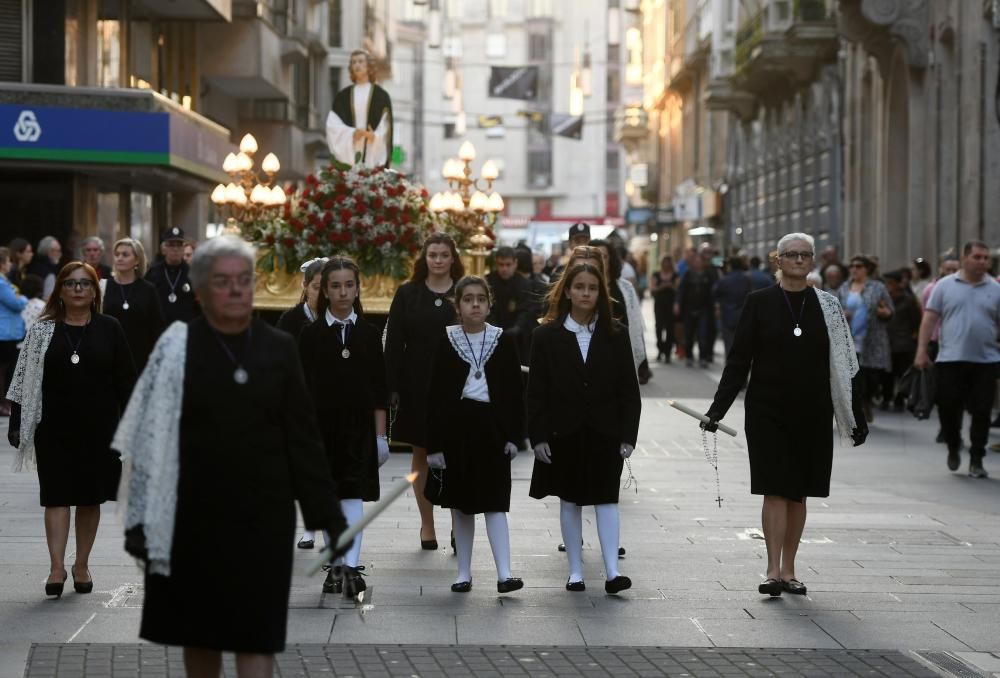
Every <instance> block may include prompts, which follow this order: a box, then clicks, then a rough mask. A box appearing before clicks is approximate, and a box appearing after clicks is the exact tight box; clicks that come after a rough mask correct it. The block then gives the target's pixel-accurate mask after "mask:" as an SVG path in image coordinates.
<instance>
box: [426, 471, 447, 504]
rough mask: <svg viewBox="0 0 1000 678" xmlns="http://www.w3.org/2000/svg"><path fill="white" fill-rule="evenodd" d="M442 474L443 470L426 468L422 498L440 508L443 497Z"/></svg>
mask: <svg viewBox="0 0 1000 678" xmlns="http://www.w3.org/2000/svg"><path fill="white" fill-rule="evenodd" d="M444 472H445V469H443V468H428V469H427V482H426V483H424V498H425V499H426V500H427V501H429V502H430V503H432V504H434V505H435V506H441V500H442V498H443V496H444Z"/></svg>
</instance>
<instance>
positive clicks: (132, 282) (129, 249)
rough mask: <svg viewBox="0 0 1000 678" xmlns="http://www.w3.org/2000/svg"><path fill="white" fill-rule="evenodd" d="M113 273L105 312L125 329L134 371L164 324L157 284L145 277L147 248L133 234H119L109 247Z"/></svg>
mask: <svg viewBox="0 0 1000 678" xmlns="http://www.w3.org/2000/svg"><path fill="white" fill-rule="evenodd" d="M111 252H112V254H113V256H114V262H115V270H114V275H113V277H111V278H108V280H107V282H106V286H105V288H104V290H105V293H104V312H105V313H107V314H108V315H110V316H112V317H113V318H116V319H117V320H118V322H119V323H121V326H122V329H123V330H125V338H126V339H128V345H129V349H130V350H131V351H132V359H133V360H134V361H135V368H136V371H137V372H142V370H143V369H144V368H145V367H146V362H147V361H148V360H149V354H150V353H152V352H153V346H155V345H156V340H157V339H159V338H160V334H161V333H162V332H163V330H165V329H166V327H167V320H166V318H165V317H164V315H163V308H162V307H161V306H160V302H159V301H158V300H157V298H156V287H154V286H153V283H151V282H149V281H148V280H145V279H144V278H143V276H144V275H145V274H146V250H145V248H143V246H142V243H140V242H139V241H138V240H134V239H132V238H122V239H121V240H119V241H117V242H116V243H115V246H114V247H112V248H111Z"/></svg>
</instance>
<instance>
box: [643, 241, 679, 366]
mask: <svg viewBox="0 0 1000 678" xmlns="http://www.w3.org/2000/svg"><path fill="white" fill-rule="evenodd" d="M652 277H653V284H652V285H650V287H649V291H650V292H651V293H652V294H653V316H654V317H655V318H656V349H657V356H656V360H657V361H663V362H665V363H669V362H670V353H671V352H672V351H673V349H674V344H675V343H676V342H677V336H676V333H675V331H674V323H675V322H676V320H675V319H674V298H675V297H676V296H677V295H676V291H677V271H676V270H675V269H674V258H673V257H671V256H670V255H669V254H667V255H664V256H663V258H662V259H660V270H658V271H656V272H654V273H653V276H652Z"/></svg>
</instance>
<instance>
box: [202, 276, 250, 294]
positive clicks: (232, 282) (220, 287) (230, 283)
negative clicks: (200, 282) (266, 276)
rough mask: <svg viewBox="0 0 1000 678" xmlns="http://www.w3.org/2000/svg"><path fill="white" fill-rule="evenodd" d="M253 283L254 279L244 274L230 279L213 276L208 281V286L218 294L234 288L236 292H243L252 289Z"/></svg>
mask: <svg viewBox="0 0 1000 678" xmlns="http://www.w3.org/2000/svg"><path fill="white" fill-rule="evenodd" d="M253 283H254V277H253V275H252V274H250V273H244V274H243V275H238V276H234V277H232V278H230V277H229V276H225V275H213V276H212V277H211V279H209V281H208V284H209V286H210V287H211V288H212V289H213V290H216V291H218V292H222V291H224V290H229V289H233V288H234V287H235V288H236V289H238V290H245V289H247V288H249V287H253Z"/></svg>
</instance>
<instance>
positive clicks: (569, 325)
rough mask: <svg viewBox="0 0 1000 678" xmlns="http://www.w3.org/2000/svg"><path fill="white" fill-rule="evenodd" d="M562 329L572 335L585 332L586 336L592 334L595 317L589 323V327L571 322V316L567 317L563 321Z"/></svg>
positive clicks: (594, 326) (595, 325)
mask: <svg viewBox="0 0 1000 678" xmlns="http://www.w3.org/2000/svg"><path fill="white" fill-rule="evenodd" d="M563 327H565V328H566V329H567V330H569V331H570V332H572V333H573V334H580V333H581V332H586V333H587V334H593V333H594V328H596V327H597V315H596V314H595V315H594V319H593V320H592V321H590V324H589V325H581V324H580V323H578V322H577V321H575V320H573V316H571V315H567V316H566V320H564V321H563Z"/></svg>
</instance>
